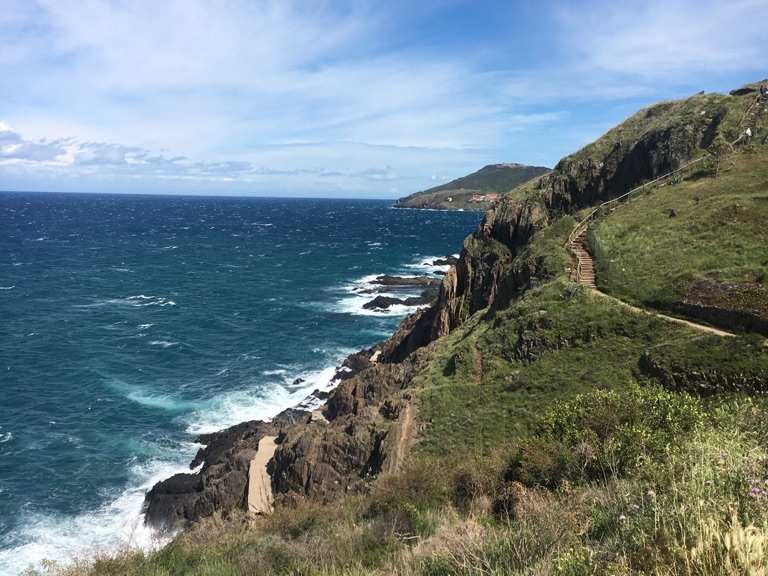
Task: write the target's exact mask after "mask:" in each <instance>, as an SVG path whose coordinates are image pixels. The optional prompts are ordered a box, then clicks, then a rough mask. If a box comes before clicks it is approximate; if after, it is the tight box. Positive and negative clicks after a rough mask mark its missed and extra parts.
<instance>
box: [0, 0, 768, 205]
mask: <svg viewBox="0 0 768 576" xmlns="http://www.w3.org/2000/svg"><path fill="white" fill-rule="evenodd" d="M765 21H768V2H766V1H765V0H734V1H733V2H729V3H727V4H726V3H722V2H714V1H704V2H674V1H673V2H657V1H651V2H628V3H621V4H617V3H614V2H603V1H599V2H590V3H588V4H585V3H581V2H559V3H553V4H549V3H548V4H547V5H542V6H531V5H529V3H508V2H490V1H487V2H486V1H483V0H477V1H475V2H461V1H458V0H444V1H439V2H438V1H436V2H430V3H420V4H419V5H418V6H415V7H414V5H413V4H412V3H410V4H409V3H405V2H400V1H397V0H393V1H390V2H376V1H373V0H368V1H366V0H357V1H354V0H350V1H341V2H322V1H318V2H311V1H310V2H306V1H305V2H293V1H291V0H280V1H245V0H242V1H240V0H230V1H228V2H226V3H219V2H207V1H202V0H200V1H193V0H184V1H182V0H169V1H167V2H150V1H148V0H137V1H134V2H130V3H128V2H117V1H106V0H79V1H72V0H37V1H29V0H5V2H4V10H3V11H2V12H1V13H0V41H1V42H2V46H1V47H2V49H0V78H2V79H3V80H2V81H1V82H2V84H1V85H0V120H3V121H4V122H5V123H4V124H0V188H5V189H8V188H27V189H45V188H52V189H66V190H78V189H81V190H100V191H137V192H140V191H150V192H162V191H166V190H171V189H172V190H173V191H178V190H191V191H206V192H211V193H230V192H235V193H256V194H272V193H279V194H313V195H323V194H326V195H376V196H394V195H399V194H405V193H408V192H411V191H413V190H415V189H419V188H422V187H425V186H428V185H433V184H434V180H433V177H434V176H435V175H436V174H444V175H445V177H455V176H458V175H461V174H463V173H466V172H468V171H470V170H474V169H476V168H478V167H479V166H480V165H482V164H484V163H489V162H500V161H518V162H528V163H538V164H553V163H554V162H555V161H556V160H557V159H558V158H559V157H560V156H561V155H563V154H565V153H567V152H569V151H572V150H573V149H575V148H577V147H578V146H580V145H582V144H584V143H585V142H586V141H588V140H589V139H591V138H593V137H594V136H596V135H597V134H599V133H600V132H602V131H603V130H604V129H605V128H607V127H608V126H610V125H611V124H613V123H615V122H616V121H618V120H620V119H621V117H623V116H625V115H626V114H628V113H629V112H631V111H632V110H633V109H634V108H636V107H637V106H639V105H642V104H645V103H647V102H649V101H652V100H655V99H658V98H669V97H677V96H682V95H685V94H687V93H690V92H692V91H698V90H699V89H722V88H727V87H732V86H734V85H736V84H738V83H740V82H746V81H750V80H754V79H756V78H757V77H758V74H759V72H760V71H759V70H758V67H759V66H760V64H761V63H762V61H761V58H760V54H762V53H764V46H765V45H766V42H767V39H766V31H765V26H764V25H762V22H765ZM762 60H764V59H762ZM11 79H12V80H11ZM11 126H12V127H13V129H11Z"/></svg>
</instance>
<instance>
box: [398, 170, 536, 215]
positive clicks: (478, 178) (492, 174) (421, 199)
mask: <svg viewBox="0 0 768 576" xmlns="http://www.w3.org/2000/svg"><path fill="white" fill-rule="evenodd" d="M548 171H549V168H544V167H541V166H524V165H522V164H490V165H488V166H485V167H483V168H481V169H480V170H478V171H477V172H473V173H472V174H469V175H467V176H463V177H462V178H457V179H456V180H452V181H451V182H448V183H446V184H441V185H440V186H435V187H434V188H429V189H428V190H424V191H422V192H416V193H415V194H411V195H410V196H406V197H405V198H400V199H399V200H398V201H397V202H395V207H397V208H437V209H443V210H458V209H462V210H484V209H485V208H487V207H488V205H487V203H474V202H470V199H471V198H472V196H473V195H474V194H488V193H490V192H496V193H498V194H504V193H506V192H508V191H510V190H512V189H513V188H515V187H516V186H518V185H520V184H522V183H524V182H527V181H528V180H531V179H532V178H535V177H537V176H540V175H541V174H545V173H546V172H548ZM449 198H450V201H449Z"/></svg>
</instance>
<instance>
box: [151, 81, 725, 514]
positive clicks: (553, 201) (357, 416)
mask: <svg viewBox="0 0 768 576" xmlns="http://www.w3.org/2000/svg"><path fill="white" fill-rule="evenodd" d="M734 98H738V97H735V96H732V97H728V96H719V95H700V96H695V97H693V98H690V99H688V100H684V101H680V102H671V103H664V104H659V105H657V106H653V107H651V108H648V109H645V110H642V111H640V112H638V113H637V114H635V115H634V116H632V117H631V118H629V119H628V120H627V121H626V122H624V123H623V124H621V125H620V126H618V127H617V128H615V129H613V130H611V131H609V132H608V133H606V134H605V135H604V136H603V137H601V138H600V139H598V140H597V141H596V142H594V143H593V144H590V145H589V146H587V147H585V148H584V149H582V150H580V151H579V152H577V153H575V154H573V155H571V156H568V157H566V158H564V159H563V160H561V161H560V162H559V163H558V165H557V166H556V168H555V169H554V170H553V171H552V172H550V173H547V174H545V175H543V176H540V177H539V178H537V179H535V180H533V181H530V182H528V183H526V184H524V185H523V186H521V187H519V188H517V189H515V190H514V191H512V192H511V193H509V194H508V195H506V196H505V197H504V198H503V199H502V200H500V201H499V202H498V203H496V204H495V205H494V207H493V208H492V209H491V210H489V211H488V212H487V213H486V215H485V218H484V219H483V221H482V223H481V225H480V226H479V228H478V229H477V231H476V232H475V233H474V234H472V235H471V236H469V237H468V238H467V239H466V240H465V243H464V247H463V249H462V252H461V256H460V258H459V261H458V263H457V264H456V265H455V266H454V267H453V268H452V269H451V270H450V271H449V272H448V273H447V274H446V275H445V277H444V280H443V282H442V284H441V287H440V293H439V296H438V299H437V302H436V303H435V304H434V305H432V306H431V307H429V308H427V309H424V310H421V311H419V312H416V313H415V314H412V315H411V316H409V317H408V318H406V319H405V320H404V321H403V322H402V324H401V326H400V328H399V329H398V331H397V332H396V333H395V334H394V335H393V336H392V337H391V338H390V339H388V340H387V341H386V342H383V343H382V344H381V345H379V346H377V347H376V350H368V351H364V352H363V353H360V354H357V355H354V356H353V357H351V358H350V359H349V361H348V362H347V365H348V366H349V367H350V368H352V371H351V372H349V373H345V374H343V375H342V376H343V378H344V379H343V381H342V382H341V384H340V385H339V386H338V388H337V389H336V390H335V391H334V392H333V393H332V394H331V396H330V398H329V400H328V403H327V404H326V406H325V407H324V408H323V411H322V412H323V418H317V417H316V416H315V417H313V416H312V415H310V414H309V413H303V412H301V411H290V412H286V413H283V414H282V415H280V416H279V417H277V418H276V419H274V420H273V421H272V422H270V423H261V422H253V423H246V424H243V425H241V426H240V427H239V428H238V427H235V428H233V429H230V430H228V431H223V432H221V433H218V434H217V435H212V436H210V437H206V438H202V439H201V441H202V442H204V443H208V447H207V448H206V449H205V450H202V451H201V453H200V454H199V455H198V457H197V458H196V460H195V463H194V464H197V463H199V462H203V469H202V472H200V473H199V474H186V475H178V476H176V477H173V478H171V479H169V480H167V481H165V482H163V483H160V484H158V485H157V486H156V487H155V488H154V489H153V490H152V491H151V492H150V494H149V496H148V514H147V520H148V521H149V522H151V523H153V524H155V525H166V526H174V525H179V524H184V523H187V522H190V521H194V520H196V519H198V518H200V517H202V516H205V515H209V514H210V513H212V511H213V510H218V511H222V512H225V513H226V512H227V511H228V510H233V509H235V508H240V507H242V506H243V502H242V501H243V496H244V494H245V493H247V462H248V461H249V460H250V458H252V457H253V454H254V451H255V450H256V449H257V445H258V439H259V438H260V437H261V436H264V435H266V434H277V435H278V441H277V442H278V448H277V451H276V452H275V456H274V458H273V459H272V461H271V462H270V464H269V468H268V470H269V472H270V474H271V477H272V483H273V490H274V492H275V494H276V498H277V501H278V503H281V502H282V503H283V504H287V503H291V502H297V501H300V500H302V499H305V498H313V499H320V500H327V499H329V498H332V497H335V496H337V495H339V494H341V493H345V492H354V491H357V490H362V489H364V488H365V486H366V484H367V482H368V481H369V479H370V478H372V477H375V476H376V475H377V474H379V473H380V472H382V471H392V470H395V469H397V466H398V463H399V462H400V461H401V460H402V456H403V449H404V448H403V447H404V446H407V439H408V436H409V434H410V430H409V428H410V418H411V415H410V394H411V392H410V391H409V387H410V386H411V382H412V380H413V378H414V377H415V376H416V375H418V374H419V371H420V370H422V369H423V368H424V363H425V361H426V358H427V356H428V354H429V344H430V343H431V342H433V341H434V340H436V339H438V338H440V337H441V336H445V335H447V334H449V333H450V332H452V331H453V330H455V329H456V328H457V327H458V326H460V325H461V324H462V323H463V322H465V321H466V320H467V319H468V318H469V317H470V316H471V315H473V314H475V313H476V312H479V311H482V310H486V309H487V310H488V311H489V313H493V312H494V311H495V310H499V309H501V308H504V307H505V306H506V305H507V304H508V303H509V302H510V301H511V300H512V299H514V298H515V297H517V296H519V295H520V294H521V293H523V292H524V291H525V290H527V289H528V288H529V287H531V286H532V285H533V284H534V283H535V282H540V281H543V280H546V279H548V276H551V275H553V274H554V273H553V272H552V271H551V270H548V269H547V267H546V266H543V265H542V259H541V258H540V257H537V256H535V255H533V256H532V255H531V253H530V247H531V245H532V243H534V241H535V240H536V238H537V236H538V235H540V234H541V233H542V232H543V231H544V230H546V229H547V227H549V226H550V225H551V224H552V223H553V222H555V221H556V220H557V219H559V218H560V217H562V216H563V215H566V214H574V213H575V212H577V211H578V210H580V209H582V208H585V207H588V206H592V205H595V204H597V203H599V202H601V201H604V200H607V199H610V198H614V197H616V196H619V195H621V194H624V193H625V192H626V191H628V190H629V189H630V188H631V187H633V186H636V185H638V184H640V183H642V182H643V181H647V180H650V179H653V178H655V177H657V176H659V175H661V174H663V173H665V172H667V171H669V170H671V169H674V168H676V167H678V166H680V165H681V164H682V163H684V162H686V161H687V160H689V159H690V158H692V157H693V156H695V155H697V154H698V153H700V152H701V150H702V149H703V148H706V147H707V146H709V144H710V143H711V142H712V141H713V139H714V138H715V135H716V134H717V133H718V132H721V133H723V134H725V136H726V137H727V138H729V139H731V138H732V137H733V136H734V134H733V131H734V130H735V126H736V125H737V124H738V118H734V113H733V112H731V110H733V109H735V108H734V106H729V105H728V104H729V102H730V101H731V100H733V99H734ZM736 108H737V107H736ZM374 352H378V354H377V358H378V361H377V362H375V363H374V362H371V358H372V356H373V354H374Z"/></svg>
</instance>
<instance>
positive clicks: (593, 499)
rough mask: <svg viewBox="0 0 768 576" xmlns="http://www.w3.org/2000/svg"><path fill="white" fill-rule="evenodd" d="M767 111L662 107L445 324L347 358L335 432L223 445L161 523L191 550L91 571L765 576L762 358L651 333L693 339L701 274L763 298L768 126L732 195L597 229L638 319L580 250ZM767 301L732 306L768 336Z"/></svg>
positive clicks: (748, 93)
mask: <svg viewBox="0 0 768 576" xmlns="http://www.w3.org/2000/svg"><path fill="white" fill-rule="evenodd" d="M755 102H756V93H755V91H754V88H753V87H748V89H746V90H743V91H740V92H739V93H737V94H735V95H729V96H726V95H718V94H709V95H704V94H702V95H697V96H694V97H691V98H689V99H686V100H681V101H677V102H668V103H662V104H658V105H655V106H651V107H649V108H647V109H644V110H641V111H640V112H638V113H637V114H635V115H633V116H632V117H631V118H629V119H628V120H627V121H626V122H624V123H623V124H621V125H620V126H618V127H616V128H614V129H613V130H611V131H609V132H608V133H606V134H605V135H604V136H603V137H601V138H600V139H598V140H597V141H596V142H594V143H592V144H590V145H589V146H587V147H585V148H584V149H582V150H580V151H579V152H577V153H575V154H573V155H571V156H568V157H566V158H564V159H563V160H561V161H560V162H559V163H558V165H557V166H556V168H555V169H554V170H553V171H552V172H550V173H548V174H545V175H543V176H541V177H540V178H538V179H536V180H533V181H530V182H528V183H527V184H524V185H523V186H519V187H518V188H516V189H515V190H514V191H513V192H512V193H511V194H508V195H506V196H505V197H504V198H503V199H502V200H500V201H499V202H498V203H496V204H495V205H494V207H493V208H492V209H491V210H489V211H488V212H487V213H486V215H485V218H484V220H483V222H482V224H481V225H480V226H479V228H478V230H477V231H476V232H475V233H474V234H473V235H471V236H470V237H468V238H467V239H466V241H465V244H464V248H463V250H462V253H461V257H460V259H459V262H458V263H457V264H456V265H455V266H454V267H453V268H452V269H451V270H450V271H449V273H448V274H446V276H445V278H444V280H443V283H442V285H441V289H440V296H439V299H438V301H437V303H436V304H434V305H433V306H432V307H430V308H427V309H425V310H422V311H420V312H418V313H416V314H414V315H412V316H410V317H408V318H407V319H406V320H405V321H404V322H403V323H402V325H401V327H400V329H399V330H398V332H397V333H396V334H395V335H393V336H392V337H391V338H390V339H389V340H387V341H385V342H383V343H381V344H380V345H378V346H376V347H375V348H374V349H372V350H366V351H362V352H361V353H359V354H356V355H353V356H352V357H350V358H349V359H348V360H347V363H346V364H347V368H348V371H345V372H344V374H343V375H342V377H343V380H342V382H341V383H340V385H339V387H338V388H337V389H336V390H335V391H334V392H333V393H332V394H331V396H330V398H329V399H328V402H327V404H326V405H325V407H324V408H323V410H322V418H321V417H319V416H320V415H319V414H315V415H310V414H309V413H306V412H302V411H298V410H295V411H288V412H286V413H284V414H282V415H280V417H278V418H276V419H274V420H273V421H272V422H269V423H263V422H251V423H244V424H243V425H240V426H239V427H234V428H232V429H229V430H227V431H223V432H222V433H219V434H215V435H211V436H207V437H205V438H203V439H202V440H203V441H205V442H206V443H207V448H205V449H204V450H201V452H200V454H199V456H198V458H197V459H196V461H195V462H194V463H193V464H200V463H202V464H203V468H202V472H201V473H199V474H188V475H180V476H179V477H175V478H174V479H171V480H169V481H166V482H164V483H161V484H159V485H158V486H157V487H156V488H155V489H154V490H153V494H151V495H150V497H149V500H148V518H149V519H150V520H151V521H153V522H155V523H156V524H158V525H163V524H173V525H186V526H188V527H189V530H188V531H187V532H185V533H184V534H182V535H181V536H179V537H178V538H177V539H176V540H175V541H174V542H173V543H172V544H171V545H170V546H169V547H167V548H166V549H164V550H163V551H161V552H159V553H156V554H152V555H149V556H146V557H145V556H143V555H140V554H127V555H125V556H121V557H118V558H109V559H103V560H100V561H98V562H97V563H96V564H95V565H93V566H89V567H86V569H85V570H86V572H87V571H88V570H90V572H89V573H90V574H99V575H111V574H114V575H117V574H136V575H138V574H158V575H161V574H162V575H165V574H168V575H170V574H199V575H203V574H205V575H219V574H221V575H225V574H349V575H353V574H356V575H359V574H382V575H383V574H401V575H416V574H419V575H424V576H432V575H438V574H439V575H446V574H447V575H480V574H519V575H521V576H522V575H524V574H543V575H556V574H557V575H564V574H573V575H577V574H578V575H580V574H584V575H592V574H655V575H659V576H672V575H676V576H677V575H683V574H684V575H690V576H693V575H697V576H715V575H719V574H729V575H734V576H735V575H737V574H761V573H762V572H761V571H764V568H765V566H766V564H768V489H766V486H768V452H766V449H765V446H766V445H768V427H766V422H768V404H767V403H766V400H765V398H764V395H765V393H766V392H767V391H768V347H767V346H766V345H765V339H764V338H762V337H761V336H759V335H754V334H749V333H747V332H749V331H750V330H751V329H752V326H751V325H746V324H738V323H736V324H734V323H729V324H728V328H729V329H731V330H733V331H734V332H735V333H736V335H735V336H731V337H725V336H716V335H711V334H709V333H708V332H704V331H702V330H700V327H697V325H696V324H690V325H685V324H680V323H677V322H671V321H669V320H668V319H665V318H664V317H660V316H658V315H654V314H653V313H652V312H653V311H654V308H653V306H661V305H660V304H659V302H662V303H665V304H664V305H663V306H661V307H663V308H664V309H665V311H667V312H668V313H679V314H692V316H691V317H692V318H693V319H694V320H696V319H697V317H696V315H695V314H694V311H692V310H691V309H689V308H685V307H684V306H677V307H676V306H674V305H673V304H674V303H678V304H685V300H684V298H685V297H686V295H687V294H689V292H690V287H691V286H696V285H697V282H699V281H700V279H705V280H707V281H709V282H714V281H716V282H722V283H723V284H725V283H734V284H739V285H741V284H745V283H746V284H749V286H752V285H760V286H762V282H763V281H764V278H762V276H761V270H764V268H765V252H764V251H763V250H760V249H759V247H760V246H764V245H765V235H764V234H765V233H764V230H763V228H762V227H760V226H759V225H756V224H755V223H756V222H762V221H765V219H766V218H768V202H765V201H764V196H765V194H766V190H768V181H766V178H765V173H764V167H763V164H764V163H763V162H761V159H762V158H764V156H765V154H768V148H767V144H766V130H765V127H764V123H763V122H764V119H765V117H766V114H768V111H764V110H763V108H761V112H760V115H759V116H758V117H755V120H756V122H755V123H754V132H755V134H754V138H753V140H752V142H751V143H749V144H745V143H744V142H741V143H740V145H738V146H737V147H736V148H735V149H733V150H730V149H729V150H728V151H727V155H726V156H725V157H722V156H721V158H720V170H719V173H718V174H717V175H716V170H715V165H714V164H715V163H714V162H702V163H701V164H700V165H697V168H696V170H692V171H687V172H683V173H681V174H680V175H679V180H680V181H676V182H675V183H674V185H671V186H668V185H665V186H663V187H650V188H648V189H647V190H646V191H644V193H643V194H644V195H639V196H637V197H634V198H633V199H632V200H630V201H628V202H627V203H625V204H622V205H620V206H619V207H618V208H616V209H615V211H613V212H609V213H607V214H604V215H602V216H601V218H600V219H598V220H597V221H595V222H594V224H593V225H592V227H591V228H590V234H591V235H592V238H593V242H594V246H595V252H596V254H595V255H596V257H597V261H598V269H597V272H598V273H597V283H598V287H600V288H602V289H604V290H606V291H609V292H610V293H611V294H613V295H616V296H618V297H619V299H613V298H608V297H606V296H605V295H603V294H601V293H600V292H596V291H594V290H591V289H589V288H588V287H587V286H584V285H582V284H578V283H575V282H573V281H572V280H571V278H570V274H569V268H570V267H571V266H572V255H571V254H570V253H569V251H568V248H567V244H568V239H569V236H570V235H571V232H572V231H573V229H574V226H575V225H576V224H577V222H578V221H579V220H580V218H582V217H583V216H584V214H585V213H586V212H587V211H589V209H590V208H591V207H594V206H595V205H597V204H599V203H600V202H602V201H604V200H607V199H611V198H617V197H619V196H622V195H623V194H624V193H625V192H627V191H628V190H629V189H630V188H632V187H634V186H636V185H638V184H640V183H643V182H646V181H650V180H653V179H654V178H656V177H658V176H660V175H663V174H665V173H667V172H669V171H670V170H674V169H676V168H678V167H680V166H681V165H683V164H685V163H686V162H687V161H689V160H690V159H692V158H696V157H698V156H699V155H701V154H706V152H705V150H707V149H709V150H712V149H713V144H714V145H715V146H717V145H718V143H719V142H732V141H734V140H736V139H737V138H738V137H739V135H740V133H741V132H742V131H743V127H744V122H745V118H746V119H747V121H749V122H751V117H750V116H749V115H748V114H745V112H746V111H747V110H749V109H751V108H750V107H751V106H752V105H753V104H754V103H755ZM764 105H768V102H761V107H762V106H764ZM696 198H698V200H697V199H696ZM669 210H674V212H675V216H672V217H670V214H671V212H669ZM689 245H690V246H689ZM654 254H658V258H656V257H655V256H654ZM761 278H762V279H761ZM689 280H690V281H689ZM761 289H762V288H757V289H756V290H757V291H756V292H750V294H752V295H753V296H754V295H755V294H756V296H754V298H757V300H756V301H757V302H758V304H759V305H762V304H763V303H764V299H762V296H761V294H762V292H760V290H761ZM719 293H720V294H725V293H726V291H724V290H721V291H720V292H719ZM649 294H650V295H651V296H648V295H649ZM659 294H662V295H664V294H667V295H671V297H670V298H669V299H667V300H663V299H660V298H659V297H658V295H659ZM739 294H740V292H739ZM621 298H626V299H628V300H630V301H631V302H633V303H637V304H640V306H641V309H631V308H628V307H627V306H626V304H624V303H623V302H622V301H621V300H620V299H621ZM754 301H755V300H749V301H748V303H747V304H742V303H741V302H742V301H741V300H738V301H737V300H728V302H727V303H728V304H729V305H730V306H731V308H729V310H732V311H734V310H735V311H737V312H739V313H745V314H746V313H749V314H752V313H757V314H758V315H759V313H761V312H760V310H762V309H761V308H760V307H759V305H758V306H757V308H755V307H753V305H752V304H750V302H754ZM718 306H720V307H723V305H722V303H721V302H720V301H718ZM738 306H741V307H740V308H739V307H738ZM644 310H647V311H644ZM706 320H707V321H708V322H711V323H712V324H714V325H718V322H720V321H721V317H720V316H717V315H710V316H707V318H706ZM267 435H269V436H276V437H277V449H276V451H275V456H274V458H272V459H271V461H270V464H269V466H268V470H269V473H270V475H271V479H272V488H273V490H274V491H275V493H276V495H277V510H276V512H275V514H274V515H271V516H266V517H257V518H247V516H246V512H245V509H244V505H243V494H244V491H245V490H247V483H248V477H247V473H246V472H244V471H245V470H246V469H247V465H248V463H249V462H250V460H251V459H252V458H253V456H254V454H255V453H257V452H258V450H259V441H260V439H261V438H262V437H264V436H267ZM222 518H223V519H222ZM724 569H725V571H724ZM74 573H78V572H74Z"/></svg>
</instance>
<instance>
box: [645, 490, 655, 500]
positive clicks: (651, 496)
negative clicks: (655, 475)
mask: <svg viewBox="0 0 768 576" xmlns="http://www.w3.org/2000/svg"><path fill="white" fill-rule="evenodd" d="M645 495H646V496H648V498H655V497H656V492H654V491H653V490H651V489H650V488H648V491H647V492H646V493H645Z"/></svg>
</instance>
